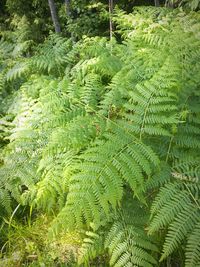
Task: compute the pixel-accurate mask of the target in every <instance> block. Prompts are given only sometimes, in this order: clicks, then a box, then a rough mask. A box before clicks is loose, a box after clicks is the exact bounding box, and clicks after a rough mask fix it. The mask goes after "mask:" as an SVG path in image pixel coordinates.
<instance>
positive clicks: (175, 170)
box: [0, 7, 200, 267]
mask: <svg viewBox="0 0 200 267" xmlns="http://www.w3.org/2000/svg"><path fill="white" fill-rule="evenodd" d="M118 12H119V14H120V15H116V17H115V22H116V23H117V25H118V26H117V31H118V34H121V36H122V37H121V38H122V39H123V41H122V43H121V44H118V43H117V42H116V41H115V40H114V38H113V40H112V41H108V40H107V39H106V38H99V37H94V38H84V39H83V40H81V41H79V42H78V43H76V44H75V45H74V46H73V48H72V45H71V42H70V41H66V39H64V38H62V37H58V36H54V35H53V36H51V37H50V38H49V39H48V40H46V42H45V44H44V45H41V47H40V48H39V50H38V52H37V54H36V55H35V56H33V57H31V58H29V59H23V64H25V65H26V66H27V70H26V71H25V72H23V71H18V72H17V73H18V74H17V75H11V76H9V77H10V80H11V81H12V82H16V80H17V79H21V78H22V77H23V79H25V80H23V81H21V86H20V89H19V91H18V93H17V96H16V98H15V100H14V103H13V105H12V106H11V108H10V112H11V110H12V112H11V113H12V114H13V115H14V116H15V119H14V120H13V122H12V123H13V129H12V130H11V135H10V136H9V140H10V143H9V144H8V145H7V146H6V147H5V149H4V155H5V156H4V157H3V161H4V162H3V164H2V167H1V169H0V171H1V174H2V177H3V178H2V190H4V191H5V192H7V194H8V195H9V196H11V197H13V198H14V199H15V200H17V201H19V202H21V201H22V200H23V203H24V204H26V205H27V204H30V205H33V207H34V208H36V209H38V210H40V209H42V210H43V211H45V212H48V213H53V214H55V219H54V221H53V222H52V226H51V228H50V234H52V235H56V234H58V233H60V231H71V230H74V229H77V230H78V231H83V232H85V235H86V239H85V240H84V242H83V247H82V249H81V255H80V258H79V263H80V264H85V265H86V266H87V264H90V263H91V264H105V265H104V266H106V264H108V263H109V264H110V265H111V266H115V267H121V266H145V267H146V266H158V265H159V263H158V260H159V258H160V254H161V258H160V261H163V260H165V259H167V261H168V263H167V264H170V261H171V264H173V263H174V261H175V257H173V255H175V253H177V255H178V257H179V258H178V259H179V261H180V262H181V261H182V258H184V253H185V257H186V260H185V265H186V266H188V267H189V266H190V267H193V266H198V265H199V257H200V255H199V243H198V239H197V233H198V230H199V179H198V178H199V148H200V142H199V135H200V127H199V123H200V118H199V114H200V113H199V100H200V94H199V77H200V73H199V57H200V50H199V47H200V46H199V35H198V31H197V29H199V26H200V23H199V20H200V18H199V14H198V13H195V14H194V13H185V12H184V11H182V10H169V9H167V8H158V9H154V8H149V7H145V8H137V9H135V11H134V13H133V14H129V15H126V14H124V13H123V12H121V11H118ZM19 69H21V68H19ZM22 70H23V68H22ZM11 197H10V198H11ZM154 199H155V200H154ZM9 203H11V204H12V203H13V202H9ZM152 203H153V204H152ZM1 205H3V206H5V204H4V203H3V202H1ZM8 208H9V207H7V210H8ZM150 216H151V218H150V222H149V217H150ZM148 234H149V235H153V234H154V236H153V237H152V236H149V235H148ZM163 240H164V245H163V253H162V252H160V251H159V250H158V247H159V246H160V247H161V246H162V243H163ZM169 256H171V259H170V257H169ZM163 264H165V263H163Z"/></svg>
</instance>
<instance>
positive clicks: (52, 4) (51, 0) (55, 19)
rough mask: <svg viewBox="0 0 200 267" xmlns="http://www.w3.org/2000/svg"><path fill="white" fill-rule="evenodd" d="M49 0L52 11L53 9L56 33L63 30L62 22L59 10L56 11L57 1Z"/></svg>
mask: <svg viewBox="0 0 200 267" xmlns="http://www.w3.org/2000/svg"><path fill="white" fill-rule="evenodd" d="M48 2H49V8H50V11H51V17H52V21H53V24H54V27H55V32H56V33H60V32H61V30H60V24H59V21H58V16H57V12H56V5H55V2H54V0H48Z"/></svg>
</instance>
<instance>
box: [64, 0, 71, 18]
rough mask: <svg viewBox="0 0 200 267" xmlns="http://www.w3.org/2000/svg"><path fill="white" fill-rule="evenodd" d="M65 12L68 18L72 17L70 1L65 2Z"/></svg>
mask: <svg viewBox="0 0 200 267" xmlns="http://www.w3.org/2000/svg"><path fill="white" fill-rule="evenodd" d="M65 10H66V14H67V16H68V17H70V15H71V10H70V0H65Z"/></svg>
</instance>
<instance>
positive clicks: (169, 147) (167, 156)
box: [165, 135, 174, 163]
mask: <svg viewBox="0 0 200 267" xmlns="http://www.w3.org/2000/svg"><path fill="white" fill-rule="evenodd" d="M173 140H174V135H173V136H172V137H171V139H170V142H169V146H168V150H167V155H166V159H165V162H166V163H167V162H168V159H169V154H170V151H171V147H172V142H173Z"/></svg>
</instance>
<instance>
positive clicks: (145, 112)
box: [140, 93, 153, 141]
mask: <svg viewBox="0 0 200 267" xmlns="http://www.w3.org/2000/svg"><path fill="white" fill-rule="evenodd" d="M152 96H153V93H152V94H151V95H150V97H149V99H148V102H147V106H146V108H145V111H144V116H143V119H142V125H141V128H140V141H141V140H142V134H143V129H144V124H145V119H146V116H147V111H148V109H149V105H150V100H151V98H152Z"/></svg>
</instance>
